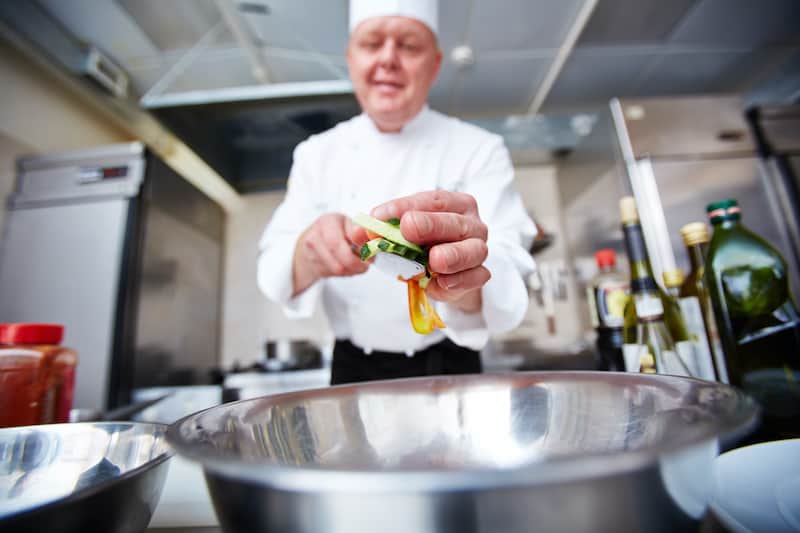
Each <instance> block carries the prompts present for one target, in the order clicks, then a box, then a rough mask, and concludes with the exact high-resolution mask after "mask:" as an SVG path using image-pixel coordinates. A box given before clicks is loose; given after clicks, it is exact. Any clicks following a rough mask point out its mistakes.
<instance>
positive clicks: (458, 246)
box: [428, 239, 489, 274]
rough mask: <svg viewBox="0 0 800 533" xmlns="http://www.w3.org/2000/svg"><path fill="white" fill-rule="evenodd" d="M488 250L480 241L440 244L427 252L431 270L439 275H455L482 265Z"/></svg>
mask: <svg viewBox="0 0 800 533" xmlns="http://www.w3.org/2000/svg"><path fill="white" fill-rule="evenodd" d="M488 253H489V249H488V248H487V246H486V242H485V241H483V240H481V239H467V240H465V241H461V242H454V243H448V244H440V245H437V246H434V247H433V248H431V249H430V251H429V252H428V264H429V265H430V267H431V270H432V271H434V272H437V273H439V274H455V273H456V272H461V271H462V270H469V269H471V268H475V267H477V266H480V265H482V264H483V262H484V261H485V260H486V256H487V255H488Z"/></svg>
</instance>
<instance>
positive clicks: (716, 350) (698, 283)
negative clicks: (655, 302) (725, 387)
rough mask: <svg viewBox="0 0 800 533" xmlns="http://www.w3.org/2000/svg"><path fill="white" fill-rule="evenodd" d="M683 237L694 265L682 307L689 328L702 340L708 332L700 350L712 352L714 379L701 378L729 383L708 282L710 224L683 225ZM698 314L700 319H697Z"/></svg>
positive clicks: (685, 283) (683, 292)
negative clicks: (707, 256) (707, 265)
mask: <svg viewBox="0 0 800 533" xmlns="http://www.w3.org/2000/svg"><path fill="white" fill-rule="evenodd" d="M681 238H682V239H683V244H684V245H685V246H686V253H687V254H688V255H689V264H690V265H691V270H689V274H688V275H687V276H686V279H685V280H684V281H683V284H682V285H681V288H680V292H679V296H680V300H679V301H680V304H681V310H682V311H683V316H684V318H685V319H686V322H687V327H688V328H689V330H690V331H691V332H693V333H695V334H697V335H698V337H699V338H700V339H702V336H703V335H705V339H706V342H705V346H702V345H701V351H706V350H707V351H708V353H709V354H710V356H711V363H712V365H713V372H714V377H713V378H712V377H705V376H700V377H703V378H704V379H716V380H717V381H721V382H723V383H728V372H727V370H726V368H725V353H724V352H723V351H722V344H721V343H720V340H719V332H718V331H717V323H716V320H715V318H714V309H713V308H712V306H711V298H710V296H709V294H708V288H707V286H706V281H705V265H706V249H707V248H708V241H709V239H710V236H709V234H708V227H707V226H706V225H705V224H704V223H703V222H690V223H689V224H686V225H685V226H683V227H682V228H681ZM698 314H699V315H700V320H698ZM701 328H702V331H701Z"/></svg>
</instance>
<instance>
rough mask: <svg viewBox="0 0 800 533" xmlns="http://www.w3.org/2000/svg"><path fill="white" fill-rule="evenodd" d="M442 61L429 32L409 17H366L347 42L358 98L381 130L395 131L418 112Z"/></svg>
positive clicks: (425, 99) (348, 58)
mask: <svg viewBox="0 0 800 533" xmlns="http://www.w3.org/2000/svg"><path fill="white" fill-rule="evenodd" d="M441 64H442V52H441V51H440V50H439V46H438V44H437V42H436V37H435V36H434V35H433V32H432V31H431V30H430V29H429V28H428V27H427V26H426V25H425V24H423V23H421V22H419V21H418V20H415V19H411V18H407V17H374V18H370V19H367V20H365V21H363V22H362V23H361V24H359V25H358V26H357V27H356V28H355V29H354V30H353V33H352V34H351V35H350V43H349V44H348V46H347V66H348V68H349V69H350V78H351V79H352V81H353V87H354V89H355V93H356V98H358V102H359V103H360V104H361V107H362V108H363V109H364V111H365V112H366V113H367V114H368V115H369V116H370V117H371V118H372V120H373V121H375V123H376V124H377V125H378V127H379V128H380V129H381V130H383V131H399V130H400V129H401V128H402V127H403V125H405V124H406V123H407V122H408V121H409V120H411V119H412V118H413V117H414V116H415V115H416V114H417V113H419V111H420V109H422V106H423V105H424V104H425V102H426V101H427V99H428V91H430V88H431V86H432V85H433V82H434V81H436V75H437V74H438V73H439V67H440V66H441Z"/></svg>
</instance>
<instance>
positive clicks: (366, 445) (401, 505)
mask: <svg viewBox="0 0 800 533" xmlns="http://www.w3.org/2000/svg"><path fill="white" fill-rule="evenodd" d="M756 415H757V409H756V407H755V405H754V403H753V402H752V400H750V398H748V397H746V396H745V395H743V394H742V393H741V392H739V391H738V390H736V389H734V388H732V387H729V386H726V385H722V384H718V383H710V382H706V381H699V380H694V379H689V378H678V377H672V376H661V375H659V376H655V375H653V376H650V375H645V374H625V373H621V374H615V373H610V372H530V373H512V374H485V375H476V376H442V377H433V378H416V379H400V380H390V381H383V382H372V383H362V384H357V385H343V386H338V387H330V388H326V389H318V390H308V391H301V392H291V393H286V394H280V395H275V396H267V397H264V398H259V399H253V400H244V401H240V402H236V403H232V404H225V405H221V406H217V407H212V408H211V409H208V410H206V411H203V412H200V413H196V414H194V415H190V416H188V417H186V418H184V419H183V420H180V421H178V422H176V423H175V424H173V425H172V426H170V428H169V431H168V434H167V437H168V439H169V441H170V443H171V444H172V445H173V447H174V448H175V450H176V452H177V453H179V454H181V455H183V456H185V457H187V458H189V459H192V460H195V461H198V462H199V463H200V464H201V465H202V467H203V469H204V470H205V474H206V481H207V484H208V487H209V493H210V495H211V498H212V500H213V501H214V507H215V509H216V511H217V516H218V518H219V520H220V524H221V525H222V526H223V530H224V531H226V532H228V533H234V532H237V533H238V532H241V533H250V532H254V531H293V532H308V533H311V532H314V533H319V532H330V533H334V532H340V531H347V532H352V533H361V532H364V533H366V532H372V531H381V532H382V533H394V532H397V533H406V532H409V531H432V532H433V531H435V532H447V533H484V532H486V533H488V532H495V531H503V532H520V533H521V532H528V531H532V530H537V531H570V532H597V531H614V532H616V531H688V530H691V529H692V528H694V527H696V525H697V523H698V521H699V520H700V519H701V518H702V515H703V513H704V512H705V510H706V508H707V504H708V501H709V499H710V496H711V485H710V482H711V480H712V475H711V469H712V467H713V461H714V457H715V456H716V454H717V453H718V450H719V447H720V446H725V445H726V442H725V439H726V438H732V436H734V437H735V436H736V435H737V434H738V435H741V433H742V432H743V431H746V430H747V429H748V428H749V427H752V425H753V424H754V423H755V420H756Z"/></svg>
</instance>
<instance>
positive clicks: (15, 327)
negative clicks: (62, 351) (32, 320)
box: [0, 323, 64, 344]
mask: <svg viewBox="0 0 800 533" xmlns="http://www.w3.org/2000/svg"><path fill="white" fill-rule="evenodd" d="M63 338H64V326H62V325H60V324H19V323H18V324H0V344H60V343H61V340H62V339H63Z"/></svg>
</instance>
